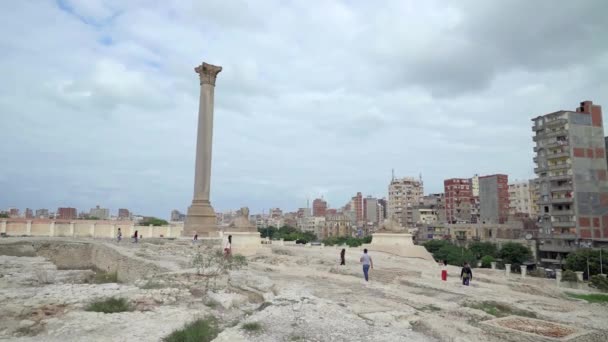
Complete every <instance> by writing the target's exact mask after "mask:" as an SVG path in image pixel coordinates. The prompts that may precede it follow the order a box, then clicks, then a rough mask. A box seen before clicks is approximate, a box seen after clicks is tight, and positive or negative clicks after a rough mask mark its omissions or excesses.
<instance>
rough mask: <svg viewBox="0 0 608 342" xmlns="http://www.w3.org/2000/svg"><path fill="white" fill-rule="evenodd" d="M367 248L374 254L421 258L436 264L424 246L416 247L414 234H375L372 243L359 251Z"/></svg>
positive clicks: (363, 246)
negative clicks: (413, 238) (382, 253)
mask: <svg viewBox="0 0 608 342" xmlns="http://www.w3.org/2000/svg"><path fill="white" fill-rule="evenodd" d="M364 248H367V249H368V250H370V251H372V252H374V251H376V252H384V253H389V254H394V255H398V256H402V257H407V258H419V259H424V260H428V261H432V262H434V261H435V260H434V259H433V256H432V255H431V253H429V252H428V251H427V250H426V248H424V247H423V246H417V245H414V241H413V240H412V234H406V233H391V232H387V233H374V234H372V243H371V244H364V245H362V246H361V247H359V249H364Z"/></svg>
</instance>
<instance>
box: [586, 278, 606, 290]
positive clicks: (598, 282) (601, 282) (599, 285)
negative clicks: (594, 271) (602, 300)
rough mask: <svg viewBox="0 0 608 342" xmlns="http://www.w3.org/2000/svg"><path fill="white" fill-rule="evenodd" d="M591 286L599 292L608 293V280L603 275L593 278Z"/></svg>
mask: <svg viewBox="0 0 608 342" xmlns="http://www.w3.org/2000/svg"><path fill="white" fill-rule="evenodd" d="M589 286H591V287H594V288H596V289H598V290H601V291H604V292H608V279H607V278H606V277H604V276H601V275H599V274H598V275H594V276H591V279H590V282H589Z"/></svg>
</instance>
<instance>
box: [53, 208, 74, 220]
mask: <svg viewBox="0 0 608 342" xmlns="http://www.w3.org/2000/svg"><path fill="white" fill-rule="evenodd" d="M77 217H78V212H77V210H76V208H58V209H57V219H59V220H75V219H76V218H77Z"/></svg>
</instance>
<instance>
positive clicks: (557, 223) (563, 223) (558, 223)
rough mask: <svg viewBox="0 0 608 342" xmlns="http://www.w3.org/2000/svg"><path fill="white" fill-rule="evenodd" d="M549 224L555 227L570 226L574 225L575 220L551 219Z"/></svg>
mask: <svg viewBox="0 0 608 342" xmlns="http://www.w3.org/2000/svg"><path fill="white" fill-rule="evenodd" d="M551 225H552V226H553V227H555V228H572V227H576V222H574V221H553V222H551Z"/></svg>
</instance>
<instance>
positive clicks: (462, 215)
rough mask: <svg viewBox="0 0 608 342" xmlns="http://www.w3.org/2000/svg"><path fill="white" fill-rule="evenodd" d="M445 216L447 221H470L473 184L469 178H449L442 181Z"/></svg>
mask: <svg viewBox="0 0 608 342" xmlns="http://www.w3.org/2000/svg"><path fill="white" fill-rule="evenodd" d="M443 188H444V195H445V217H446V220H447V222H448V223H452V224H453V223H458V222H460V223H465V222H471V217H472V216H471V215H472V212H471V209H472V207H473V185H472V182H471V179H470V178H450V179H446V180H444V181H443Z"/></svg>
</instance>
